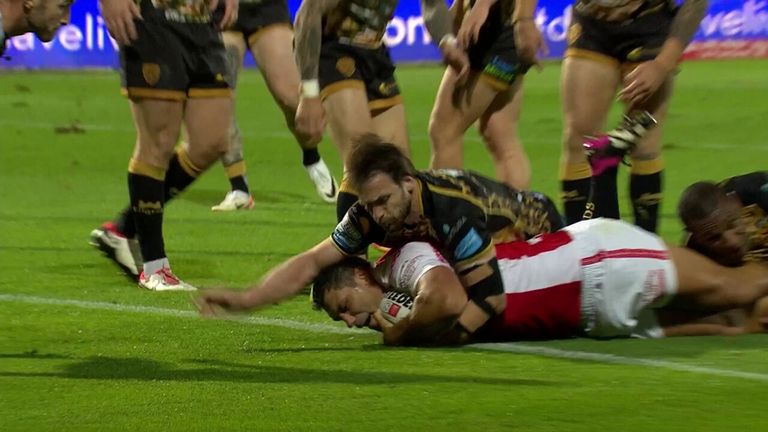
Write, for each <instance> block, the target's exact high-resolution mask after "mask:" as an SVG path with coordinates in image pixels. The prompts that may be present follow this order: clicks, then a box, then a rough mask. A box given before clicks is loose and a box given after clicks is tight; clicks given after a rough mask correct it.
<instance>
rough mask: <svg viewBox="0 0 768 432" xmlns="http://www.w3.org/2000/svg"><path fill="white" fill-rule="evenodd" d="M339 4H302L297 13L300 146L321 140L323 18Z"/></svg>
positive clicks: (331, 0) (308, 0) (335, 0)
mask: <svg viewBox="0 0 768 432" xmlns="http://www.w3.org/2000/svg"><path fill="white" fill-rule="evenodd" d="M339 3H341V0H304V1H303V2H302V3H301V7H300V8H299V10H298V12H297V13H296V22H295V23H294V26H295V32H296V33H295V38H294V40H295V41H296V46H295V56H296V65H297V66H298V68H299V74H300V75H301V95H300V97H299V105H298V107H297V108H296V116H295V119H294V120H295V125H296V133H297V134H298V135H299V136H300V137H301V142H305V143H308V144H317V143H319V142H320V140H322V139H323V129H325V111H324V110H323V105H322V102H321V101H320V83H319V82H318V79H317V77H318V67H319V66H318V65H319V63H320V45H321V43H322V39H323V15H325V14H326V13H327V12H329V11H331V10H332V9H333V8H335V7H336V6H338V5H339Z"/></svg>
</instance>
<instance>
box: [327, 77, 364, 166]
mask: <svg viewBox="0 0 768 432" xmlns="http://www.w3.org/2000/svg"><path fill="white" fill-rule="evenodd" d="M357 82H358V81H353V82H352V84H354V83H357ZM359 83H360V85H359V86H346V87H344V88H342V89H339V90H337V91H334V92H333V93H330V94H328V95H327V96H326V97H325V99H324V100H323V107H324V108H325V116H326V121H327V124H328V127H329V130H330V133H331V139H333V142H334V143H335V144H336V146H337V148H338V149H339V153H340V154H341V159H342V161H346V160H347V156H348V155H349V151H350V150H351V148H352V144H353V142H354V140H355V139H356V138H358V137H360V136H361V135H363V134H366V133H370V132H373V121H372V119H371V114H370V111H369V109H368V97H367V96H366V93H365V86H364V85H363V84H362V82H359Z"/></svg>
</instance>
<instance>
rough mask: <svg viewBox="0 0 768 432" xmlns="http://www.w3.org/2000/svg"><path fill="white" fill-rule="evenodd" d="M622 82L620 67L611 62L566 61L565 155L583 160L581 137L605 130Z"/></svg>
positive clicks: (562, 80)
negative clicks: (607, 118) (606, 121)
mask: <svg viewBox="0 0 768 432" xmlns="http://www.w3.org/2000/svg"><path fill="white" fill-rule="evenodd" d="M620 79H621V74H620V71H619V69H618V66H617V65H615V64H611V63H610V62H608V61H605V62H603V61H600V60H593V59H586V58H582V57H567V58H566V59H565V60H563V65H562V74H561V76H560V97H561V99H562V110H563V126H564V129H565V130H564V140H563V141H564V142H563V151H564V152H565V153H566V154H569V155H574V156H577V155H579V156H580V157H581V158H582V159H583V151H582V148H581V141H582V137H583V136H584V135H588V134H593V133H595V132H598V131H600V130H602V129H603V127H604V124H605V120H606V117H607V116H608V112H609V111H610V108H611V104H612V102H613V99H614V97H615V95H616V89H617V86H618V85H619V81H620Z"/></svg>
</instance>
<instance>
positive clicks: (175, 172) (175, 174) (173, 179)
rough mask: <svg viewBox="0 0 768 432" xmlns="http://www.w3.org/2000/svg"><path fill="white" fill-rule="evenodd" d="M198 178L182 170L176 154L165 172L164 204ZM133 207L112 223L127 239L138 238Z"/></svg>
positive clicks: (124, 210) (128, 207) (123, 211)
mask: <svg viewBox="0 0 768 432" xmlns="http://www.w3.org/2000/svg"><path fill="white" fill-rule="evenodd" d="M195 178H196V177H193V176H191V175H189V173H187V172H186V171H185V170H184V168H182V166H181V163H180V162H179V154H178V153H174V154H173V156H172V157H171V161H170V162H169V163H168V171H166V172H165V182H164V184H163V198H164V199H163V202H164V203H167V202H168V201H170V200H172V199H173V198H174V197H175V196H176V195H178V194H179V193H181V192H182V191H184V189H186V188H187V186H189V185H190V184H192V182H194V181H195ZM133 217H134V214H133V207H132V206H131V205H128V206H127V207H125V208H124V209H123V210H122V211H121V212H120V213H119V214H118V215H117V217H116V218H115V219H114V220H113V221H112V222H113V223H114V224H115V227H116V228H117V231H118V232H120V234H122V235H124V236H125V237H127V238H134V237H136V223H135V221H134V219H133Z"/></svg>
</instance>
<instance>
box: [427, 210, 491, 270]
mask: <svg viewBox="0 0 768 432" xmlns="http://www.w3.org/2000/svg"><path fill="white" fill-rule="evenodd" d="M457 204H464V203H457ZM453 210H455V213H454V215H453V217H452V218H451V219H450V220H445V221H444V222H443V223H441V225H442V226H441V230H440V234H439V236H440V237H442V240H443V244H445V252H446V253H447V254H449V258H450V259H451V261H452V263H453V267H454V268H455V269H456V271H457V272H461V271H463V270H464V269H466V268H468V267H473V266H475V265H477V264H479V263H484V262H487V261H488V260H489V259H491V258H493V257H495V252H494V249H493V239H492V237H491V233H490V232H488V228H487V226H486V220H485V213H484V212H483V211H482V209H479V208H477V207H475V206H469V205H467V204H464V205H456V206H454V208H453Z"/></svg>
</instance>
